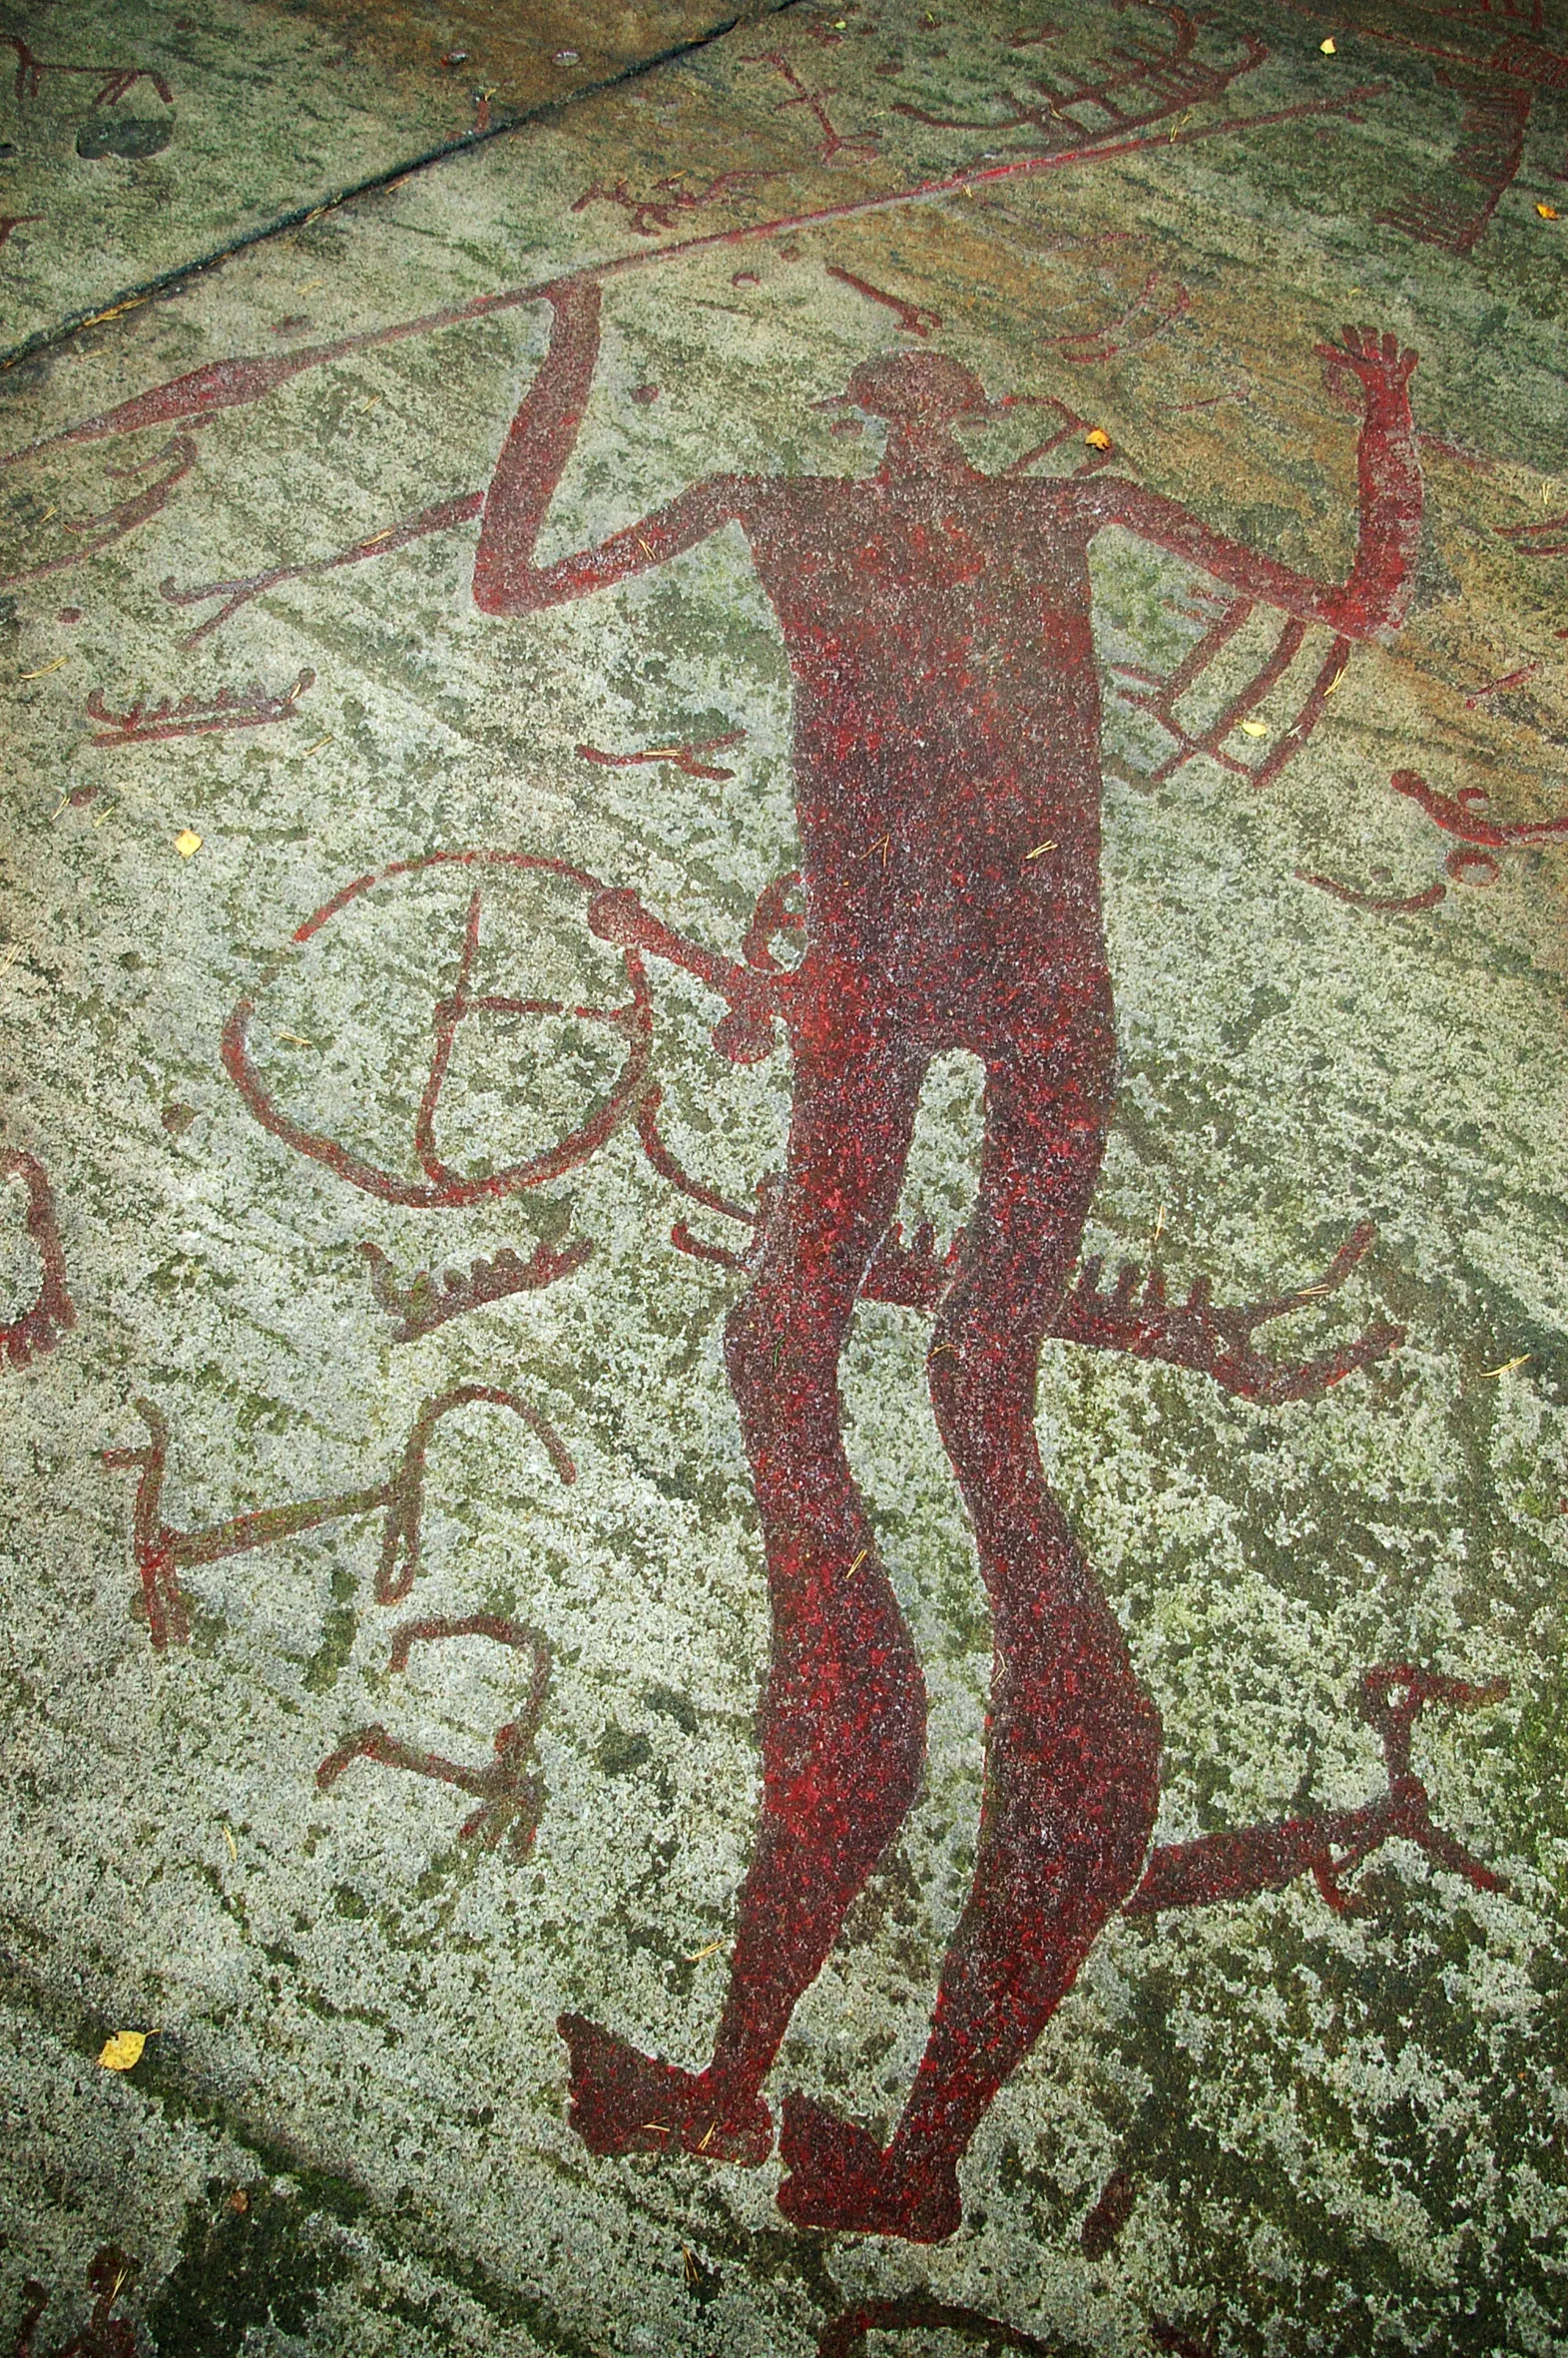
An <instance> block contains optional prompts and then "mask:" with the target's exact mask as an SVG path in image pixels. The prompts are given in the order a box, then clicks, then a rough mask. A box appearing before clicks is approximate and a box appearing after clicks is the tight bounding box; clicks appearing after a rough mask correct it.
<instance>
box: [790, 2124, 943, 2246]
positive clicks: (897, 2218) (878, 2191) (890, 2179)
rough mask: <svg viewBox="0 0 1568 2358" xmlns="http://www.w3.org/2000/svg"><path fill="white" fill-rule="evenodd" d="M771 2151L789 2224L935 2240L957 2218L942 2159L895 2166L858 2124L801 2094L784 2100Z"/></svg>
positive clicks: (908, 2239) (913, 2240) (917, 2240)
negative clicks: (782, 2174)
mask: <svg viewBox="0 0 1568 2358" xmlns="http://www.w3.org/2000/svg"><path fill="white" fill-rule="evenodd" d="M779 2155H780V2159H781V2160H782V2161H783V2162H784V2167H785V2168H786V2169H787V2170H788V2172H789V2174H788V2176H787V2177H786V2178H785V2179H784V2184H783V2185H782V2186H781V2187H780V2189H779V2207H780V2209H781V2210H782V2211H783V2212H784V2217H785V2218H786V2219H791V2220H792V2221H793V2222H794V2224H795V2225H796V2226H797V2227H837V2228H840V2229H841V2230H843V2231H844V2232H846V2233H848V2234H851V2235H901V2236H903V2238H904V2240H905V2241H906V2242H908V2243H942V2242H944V2241H945V2240H946V2238H947V2237H948V2236H949V2235H951V2234H952V2233H953V2231H954V2229H955V2228H956V2227H958V2226H959V2224H960V2223H961V2221H962V2219H963V2201H962V2198H961V2196H960V2194H959V2192H958V2177H957V2172H956V2171H955V2169H954V2167H953V2165H952V2163H951V2162H950V2161H933V2162H931V2163H929V2164H927V2166H926V2167H925V2168H924V2169H923V2170H920V2171H915V2170H913V2169H911V2168H909V2167H908V2166H907V2165H905V2166H904V2167H903V2168H901V2169H899V2168H895V2167H894V2166H893V2164H892V2163H891V2161H890V2159H889V2156H888V2155H887V2154H886V2153H884V2152H883V2151H882V2149H881V2147H880V2146H879V2145H877V2144H876V2143H875V2142H874V2141H873V2140H872V2139H871V2138H870V2137H868V2136H867V2135H866V2133H865V2130H864V2129H863V2128H856V2127H854V2125H853V2124H852V2123H851V2122H850V2121H847V2120H840V2119H839V2118H838V2117H837V2115H836V2114H835V2113H832V2112H829V2111H828V2110H827V2109H826V2107H825V2106H824V2105H821V2104H817V2103H813V2102H812V2100H811V2098H810V2097H809V2096H801V2095H787V2096H785V2097H784V2120H783V2124H782V2127H781V2130H780V2136H779Z"/></svg>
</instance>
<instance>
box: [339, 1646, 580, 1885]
mask: <svg viewBox="0 0 1568 2358" xmlns="http://www.w3.org/2000/svg"><path fill="white" fill-rule="evenodd" d="M452 1637H490V1638H494V1639H495V1641H496V1643H497V1644H498V1645H509V1646H518V1647H523V1646H526V1647H527V1648H528V1649H529V1650H530V1652H531V1653H532V1655H533V1677H532V1680H531V1682H530V1685H529V1693H528V1700H527V1702H526V1703H525V1705H524V1707H523V1709H522V1710H521V1711H520V1712H519V1714H518V1716H517V1717H516V1719H509V1720H508V1721H507V1723H506V1725H505V1727H503V1728H501V1729H499V1730H498V1731H497V1733H496V1736H495V1739H494V1742H493V1744H492V1746H491V1749H492V1751H493V1752H494V1754H495V1758H494V1760H493V1762H491V1763H490V1764H489V1765H488V1766H486V1767H484V1768H477V1769H476V1768H467V1767H465V1766H464V1765H463V1764H462V1763H461V1762H460V1761H454V1760H445V1759H443V1758H442V1756H441V1754H440V1753H439V1752H420V1751H417V1750H416V1749H415V1748H414V1747H413V1746H412V1745H411V1744H404V1743H403V1742H402V1741H401V1740H400V1739H399V1738H398V1737H396V1736H393V1735H389V1734H388V1732H387V1730H386V1729H385V1728H384V1727H382V1726H381V1724H380V1722H379V1721H376V1722H374V1723H373V1724H372V1725H371V1726H369V1727H362V1728H357V1729H356V1730H355V1731H354V1733H353V1734H352V1735H351V1736H345V1737H344V1738H343V1741H342V1743H341V1744H339V1745H338V1747H337V1749H336V1751H335V1752H329V1753H328V1754H327V1756H326V1758H325V1759H324V1760H323V1761H322V1763H321V1765H320V1767H319V1768H318V1769H317V1770H316V1772H315V1782H316V1789H317V1791H318V1792H321V1793H326V1792H329V1791H330V1789H331V1788H332V1786H333V1785H335V1784H336V1782H337V1780H338V1778H339V1777H340V1776H341V1775H342V1773H343V1771H344V1769H346V1768H347V1767H348V1766H349V1765H350V1763H351V1762H353V1761H356V1760H370V1761H374V1762H375V1763H376V1764H377V1765H378V1766H379V1767H381V1768H395V1769H406V1770H407V1771H408V1772H409V1773H410V1774H411V1775H413V1776H416V1777H433V1778H435V1779H437V1781H438V1782H439V1783H441V1784H443V1785H455V1786H456V1787H457V1788H458V1790H459V1792H462V1793H467V1794H471V1795H473V1796H474V1797H476V1798H477V1799H478V1801H479V1804H480V1806H479V1808H478V1809H476V1810H475V1811H474V1813H473V1815H472V1816H471V1817H469V1818H466V1819H465V1820H464V1821H463V1823H462V1825H461V1826H459V1828H458V1829H457V1836H458V1840H459V1841H460V1842H467V1841H471V1840H472V1839H473V1838H474V1836H476V1835H477V1836H478V1838H479V1841H480V1843H481V1845H482V1847H483V1848H484V1849H485V1850H494V1849H495V1847H496V1845H497V1844H498V1843H499V1842H500V1841H501V1839H502V1837H503V1835H504V1836H506V1837H507V1848H508V1851H509V1852H510V1855H511V1857H512V1859H513V1861H514V1862H515V1863H517V1864H519V1865H520V1864H521V1862H522V1861H523V1860H524V1859H526V1858H527V1856H528V1854H529V1852H530V1851H531V1850H532V1849H533V1846H534V1836H535V1834H536V1833H537V1832H538V1829H539V1815H540V1812H541V1810H542V1809H543V1808H544V1801H545V1788H544V1779H543V1778H542V1777H541V1776H539V1775H538V1774H537V1773H531V1772H530V1768H529V1763H530V1761H531V1759H532V1756H533V1749H534V1744H535V1741H536V1739H537V1737H538V1734H539V1723H540V1721H541V1720H542V1719H543V1717H544V1707H545V1698H546V1697H547V1695H548V1694H549V1692H550V1645H549V1641H548V1639H547V1638H544V1637H542V1636H541V1635H540V1633H539V1632H538V1630H537V1629H530V1628H529V1627H528V1626H527V1625H526V1623H524V1622H522V1621H510V1620H507V1619H506V1618H505V1617H504V1616H503V1615H501V1614H499V1613H469V1614H467V1615H466V1616H464V1617H463V1618H461V1619H457V1620H453V1619H449V1618H446V1617H444V1616H443V1617H439V1618H436V1619H433V1620H429V1621H404V1622H403V1623H402V1625H401V1627H400V1628H398V1629H397V1630H395V1631H394V1632H393V1636H392V1651H391V1658H390V1660H389V1662H388V1664H387V1667H388V1669H389V1670H393V1671H398V1670H406V1669H407V1667H408V1656H409V1653H410V1651H411V1649H412V1648H413V1646H414V1645H415V1644H416V1643H429V1642H432V1641H436V1640H440V1639H445V1638H452Z"/></svg>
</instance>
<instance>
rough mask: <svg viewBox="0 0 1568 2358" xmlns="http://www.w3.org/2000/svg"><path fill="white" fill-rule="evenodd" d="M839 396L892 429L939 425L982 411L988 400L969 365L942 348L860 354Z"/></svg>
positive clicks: (975, 415)
mask: <svg viewBox="0 0 1568 2358" xmlns="http://www.w3.org/2000/svg"><path fill="white" fill-rule="evenodd" d="M843 397H844V399H845V400H846V401H851V402H853V404H854V406H855V407H856V408H857V409H865V410H868V411H869V412H870V414H871V416H872V417H884V418H886V420H887V422H888V424H889V425H890V426H892V427H893V428H894V429H895V430H896V429H897V428H898V427H900V426H902V427H904V428H910V427H912V428H914V429H915V430H916V431H918V429H919V428H920V427H922V426H924V427H926V428H933V427H934V428H936V429H938V430H940V429H942V428H945V427H947V426H951V425H954V424H956V422H957V421H958V419H959V418H961V417H979V416H983V415H984V414H985V411H986V409H987V408H988V406H989V404H988V402H987V400H986V397H985V387H984V385H983V384H981V382H980V379H979V378H978V377H977V376H976V375H975V374H974V371H973V370H972V369H969V368H966V367H965V366H964V365H963V362H962V361H961V360H950V359H948V358H947V356H946V354H945V353H942V352H888V353H887V354H886V355H885V356H884V357H883V358H882V359H880V360H862V361H861V363H860V365H859V367H858V368H856V369H855V371H854V373H853V374H852V375H851V377H850V379H849V382H848V383H847V384H846V385H845V387H844V392H843Z"/></svg>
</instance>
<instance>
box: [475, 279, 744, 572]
mask: <svg viewBox="0 0 1568 2358" xmlns="http://www.w3.org/2000/svg"><path fill="white" fill-rule="evenodd" d="M547 299H548V300H549V302H550V304H551V306H552V308H553V309H554V312H555V324H554V327H553V328H552V330H551V335H550V348H549V350H548V352H547V353H546V354H545V357H544V360H543V362H542V363H541V366H540V369H539V373H538V374H537V376H536V377H535V378H534V381H533V383H532V384H531V385H530V386H529V388H528V390H527V392H526V393H525V394H524V395H523V398H522V400H521V402H520V403H519V405H518V410H517V415H516V416H515V417H514V418H513V420H512V424H511V430H510V432H509V433H508V434H507V437H506V441H505V443H504V445H503V447H502V450H501V456H500V459H499V460H498V462H497V465H496V470H495V473H494V475H493V476H492V477H491V480H490V488H489V491H488V492H487V494H486V496H485V503H484V521H483V524H482V526H481V528H480V533H479V547H478V551H477V553H476V555H475V557H474V603H475V605H476V606H478V607H479V608H480V609H481V611H482V612H484V613H486V614H533V613H537V612H538V610H539V609H540V608H541V607H542V606H556V605H560V604H561V603H562V602H563V601H564V600H566V599H568V598H580V597H583V596H585V595H586V594H587V593H588V591H590V590H596V589H606V588H608V587H609V586H610V584H611V583H613V582H617V581H622V580H624V579H625V578H626V576H627V575H628V574H630V573H641V572H643V571H645V570H646V568H647V567H648V566H650V565H657V564H661V563H662V562H663V561H664V559H665V558H666V557H674V556H678V555H679V554H680V552H681V550H682V549H687V548H691V547H693V546H694V545H695V544H696V543H697V542H698V541H700V540H706V538H707V537H708V535H709V533H710V532H716V531H717V530H718V529H719V527H720V525H721V524H725V523H728V522H729V520H730V518H731V517H732V516H733V515H734V514H735V513H736V496H735V485H734V482H733V479H731V478H729V477H726V476H723V475H718V476H715V477H714V478H713V479H712V480H711V481H709V482H707V483H698V484H696V485H694V486H693V488H692V489H691V490H690V491H685V492H683V493H682V494H681V496H680V498H679V499H674V500H672V501H671V502H670V505H669V506H668V507H666V508H661V509H660V510H659V512H658V514H657V515H654V516H650V517H648V518H647V519H646V521H645V522H643V523H641V524H634V525H631V526H630V527H629V528H628V529H627V530H626V531H625V532H617V533H614V534H612V536H611V537H610V539H608V540H606V541H604V542H602V543H601V545H600V546H599V547H598V548H596V549H585V550H582V551H580V552H579V553H578V554H577V555H576V556H572V557H562V558H561V559H560V560H559V561H558V562H557V563H556V564H554V565H545V566H537V565H535V563H534V548H535V545H536V543H537V541H538V538H539V533H540V529H541V527H542V526H543V523H544V520H545V515H546V512H547V511H548V509H549V506H550V502H551V500H552V499H553V498H554V497H555V491H556V486H557V484H558V483H559V482H560V480H561V476H562V474H563V472H564V470H565V467H566V462H567V460H568V459H569V458H570V457H571V455H572V451H573V448H574V446H575V444H576V441H577V435H578V429H579V427H580V426H581V425H582V422H583V411H584V409H585V408H586V407H587V405H588V392H589V387H590V386H591V385H592V383H593V375H594V366H595V363H596V362H597V360H598V357H599V289H598V287H597V286H596V285H595V283H594V281H593V280H591V279H565V280H562V281H561V282H560V283H559V284H558V285H557V286H555V287H553V288H551V289H550V290H549V293H548V297H547Z"/></svg>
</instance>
